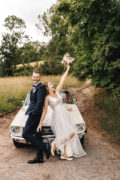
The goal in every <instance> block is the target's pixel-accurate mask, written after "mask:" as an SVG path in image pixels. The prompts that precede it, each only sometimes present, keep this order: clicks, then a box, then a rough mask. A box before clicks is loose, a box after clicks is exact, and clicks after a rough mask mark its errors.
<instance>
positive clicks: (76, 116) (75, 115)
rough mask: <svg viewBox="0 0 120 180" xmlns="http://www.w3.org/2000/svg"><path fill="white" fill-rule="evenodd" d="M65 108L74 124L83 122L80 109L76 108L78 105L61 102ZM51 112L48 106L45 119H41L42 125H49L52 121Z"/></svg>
mask: <svg viewBox="0 0 120 180" xmlns="http://www.w3.org/2000/svg"><path fill="white" fill-rule="evenodd" d="M63 105H64V106H65V108H66V109H67V111H68V113H69V115H70V116H71V119H72V120H73V122H74V123H75V124H80V123H83V124H85V122H84V120H83V117H82V116H81V113H80V111H79V110H78V107H77V106H76V104H63ZM52 114H53V109H52V108H51V107H50V106H49V107H48V110H47V114H46V117H45V119H44V120H43V126H50V125H51V123H52Z"/></svg>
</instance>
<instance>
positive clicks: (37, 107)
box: [22, 70, 50, 164]
mask: <svg viewBox="0 0 120 180" xmlns="http://www.w3.org/2000/svg"><path fill="white" fill-rule="evenodd" d="M32 81H33V88H32V90H31V92H30V105H29V107H28V110H27V112H26V114H27V115H29V116H28V119H27V121H26V125H25V127H24V130H23V134H22V136H23V138H24V139H25V140H26V141H29V142H31V143H32V144H33V145H34V146H35V147H36V149H37V156H36V157H35V158H34V159H33V160H29V161H28V163H30V164H34V163H43V151H45V153H46V157H47V159H49V157H50V144H48V143H43V142H42V138H41V133H40V132H39V133H37V132H36V129H37V126H38V124H39V121H40V117H41V114H42V110H43V105H44V99H45V96H46V89H45V87H44V86H43V85H42V84H41V83H40V72H39V70H34V71H33V74H32Z"/></svg>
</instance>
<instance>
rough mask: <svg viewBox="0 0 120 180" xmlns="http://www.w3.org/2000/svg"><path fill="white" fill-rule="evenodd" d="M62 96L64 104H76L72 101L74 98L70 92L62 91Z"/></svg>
mask: <svg viewBox="0 0 120 180" xmlns="http://www.w3.org/2000/svg"><path fill="white" fill-rule="evenodd" d="M60 95H61V96H62V98H63V103H66V104H74V102H73V99H72V96H71V94H70V92H69V91H61V92H60Z"/></svg>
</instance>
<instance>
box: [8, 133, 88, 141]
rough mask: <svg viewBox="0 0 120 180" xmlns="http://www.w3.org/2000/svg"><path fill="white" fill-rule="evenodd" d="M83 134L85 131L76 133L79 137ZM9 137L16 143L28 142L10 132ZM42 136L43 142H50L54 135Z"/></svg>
mask: <svg viewBox="0 0 120 180" xmlns="http://www.w3.org/2000/svg"><path fill="white" fill-rule="evenodd" d="M85 134H86V132H83V133H80V134H78V136H79V138H80V139H81V138H82V137H83V136H84V135H85ZM10 137H11V138H12V139H14V140H15V141H16V142H18V143H24V144H30V143H29V142H27V141H26V140H25V139H24V138H23V137H18V136H14V135H12V134H10ZM42 138H43V142H52V141H53V140H54V138H55V137H54V135H47V136H42Z"/></svg>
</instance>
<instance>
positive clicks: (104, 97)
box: [95, 92, 120, 141]
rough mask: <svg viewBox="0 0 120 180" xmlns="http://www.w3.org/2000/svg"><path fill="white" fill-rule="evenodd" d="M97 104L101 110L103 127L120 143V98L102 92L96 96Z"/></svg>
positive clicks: (100, 116) (99, 115) (100, 117)
mask: <svg viewBox="0 0 120 180" xmlns="http://www.w3.org/2000/svg"><path fill="white" fill-rule="evenodd" d="M95 104H96V106H97V107H99V109H100V112H99V113H98V112H97V113H98V117H99V120H100V122H101V126H102V127H103V128H104V129H105V130H106V131H108V132H109V133H110V134H111V135H112V136H113V137H114V138H115V139H116V140H117V141H120V97H115V96H113V95H111V94H108V93H107V92H102V93H101V94H98V95H96V96H95Z"/></svg>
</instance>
